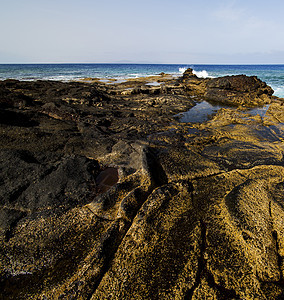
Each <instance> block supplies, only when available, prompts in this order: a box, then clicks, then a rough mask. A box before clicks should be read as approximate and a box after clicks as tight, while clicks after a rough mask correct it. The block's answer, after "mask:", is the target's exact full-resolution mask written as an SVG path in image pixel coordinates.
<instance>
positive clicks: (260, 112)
mask: <svg viewBox="0 0 284 300" xmlns="http://www.w3.org/2000/svg"><path fill="white" fill-rule="evenodd" d="M269 106H270V104H267V105H265V106H263V107H256V108H251V109H250V110H249V111H248V112H249V113H250V114H251V115H253V116H256V115H260V116H261V117H264V115H265V114H266V112H267V110H268V108H269Z"/></svg>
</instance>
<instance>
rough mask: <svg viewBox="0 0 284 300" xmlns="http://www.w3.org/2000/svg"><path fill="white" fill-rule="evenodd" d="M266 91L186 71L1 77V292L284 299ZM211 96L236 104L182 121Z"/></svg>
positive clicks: (280, 182)
mask: <svg viewBox="0 0 284 300" xmlns="http://www.w3.org/2000/svg"><path fill="white" fill-rule="evenodd" d="M153 82H155V84H156V82H159V84H161V86H160V87H159V86H158V87H157V86H151V85H147V83H153ZM129 88H130V89H131V91H132V90H135V92H133V93H132V92H131V93H128V92H126V93H123V91H129V90H127V89H129ZM272 92H273V91H272V89H271V88H270V87H268V86H267V85H266V84H265V83H263V82H261V81H260V80H258V79H257V78H256V77H246V76H243V75H242V76H230V77H225V78H215V79H200V78H197V77H196V76H193V75H192V71H190V70H189V71H187V72H186V74H185V75H184V77H183V78H178V79H177V78H170V76H168V75H164V74H161V75H158V76H157V77H155V78H149V79H147V78H143V79H135V81H128V82H124V83H115V81H114V83H113V84H104V83H99V82H98V81H94V82H89V83H86V82H72V83H61V82H46V81H35V82H19V81H14V80H7V81H2V82H0V186H1V189H0V239H1V247H0V299H133V298H138V299H200V300H201V299H202V300H203V299H283V297H284V281H283V278H284V264H283V262H284V238H283V237H284V225H283V219H284V204H283V199H284V161H283V153H284V125H283V122H284V119H283V116H284V105H283V100H281V99H277V98H275V97H272V96H271V95H272ZM25 97H28V98H27V99H28V100H27V101H26V102H25V103H23V102H21V101H23V99H24V98H25ZM204 99H211V100H214V101H217V102H218V103H219V104H222V103H223V104H226V105H227V104H232V105H235V106H228V105H227V106H226V105H223V107H222V108H220V109H219V110H218V111H217V112H215V113H214V114H213V115H211V116H210V117H209V118H208V119H207V120H206V121H204V122H202V123H201V122H200V123H194V122H191V121H190V120H189V122H188V123H180V122H179V113H182V112H185V111H187V110H188V109H190V108H191V107H192V106H194V105H195V103H196V102H197V101H200V100H204ZM20 103H22V104H20ZM262 103H270V106H269V107H268V106H267V108H266V110H267V111H266V113H263V114H261V115H260V114H257V113H255V112H254V113H253V112H252V110H250V109H249V107H250V106H253V105H256V104H258V105H259V104H262ZM240 105H241V106H242V107H239V106H240Z"/></svg>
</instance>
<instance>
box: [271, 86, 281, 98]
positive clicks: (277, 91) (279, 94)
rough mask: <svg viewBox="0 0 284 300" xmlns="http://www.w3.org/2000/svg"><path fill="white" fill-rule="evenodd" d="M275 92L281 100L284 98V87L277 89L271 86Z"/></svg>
mask: <svg viewBox="0 0 284 300" xmlns="http://www.w3.org/2000/svg"><path fill="white" fill-rule="evenodd" d="M271 87H272V88H273V90H274V94H273V95H274V96H277V97H280V98H284V86H280V87H275V86H273V85H272V86H271Z"/></svg>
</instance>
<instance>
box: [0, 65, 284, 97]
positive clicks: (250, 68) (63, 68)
mask: <svg viewBox="0 0 284 300" xmlns="http://www.w3.org/2000/svg"><path fill="white" fill-rule="evenodd" d="M187 68H192V69H193V70H194V73H195V74H196V75H197V76H198V77H203V78H205V77H212V78H213V77H220V76H226V75H238V74H245V75H248V76H253V75H255V76H257V77H258V78H259V79H261V80H262V81H265V82H266V83H267V84H268V85H270V86H271V87H272V88H273V90H274V95H275V96H278V97H283V98H284V65H283V64H282V65H195V64H0V80H4V79H8V78H10V79H18V80H60V81H70V80H78V79H82V78H117V79H126V78H135V77H141V76H150V75H157V74H159V73H161V72H164V73H168V74H172V75H174V76H181V75H182V73H183V72H184V71H185V70H186V69H187Z"/></svg>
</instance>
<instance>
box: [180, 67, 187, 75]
mask: <svg viewBox="0 0 284 300" xmlns="http://www.w3.org/2000/svg"><path fill="white" fill-rule="evenodd" d="M186 69H187V68H179V69H178V70H179V72H180V73H181V74H183V73H184V72H185V71H186Z"/></svg>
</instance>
